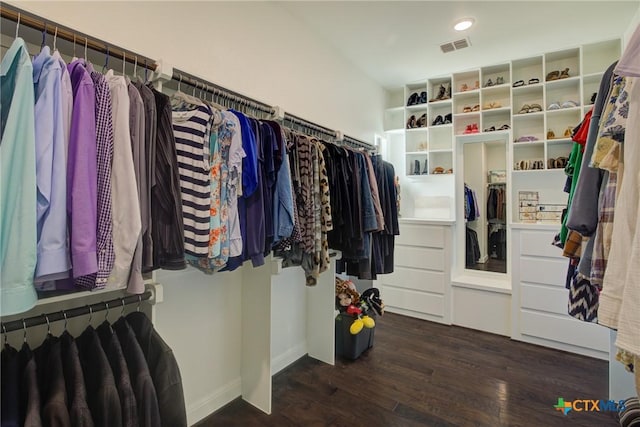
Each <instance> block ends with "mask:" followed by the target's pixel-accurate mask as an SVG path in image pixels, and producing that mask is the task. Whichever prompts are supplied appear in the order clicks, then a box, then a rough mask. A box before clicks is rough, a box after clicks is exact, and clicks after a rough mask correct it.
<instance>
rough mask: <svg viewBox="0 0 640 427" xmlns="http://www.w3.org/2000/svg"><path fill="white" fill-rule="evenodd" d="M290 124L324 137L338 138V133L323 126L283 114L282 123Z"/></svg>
mask: <svg viewBox="0 0 640 427" xmlns="http://www.w3.org/2000/svg"><path fill="white" fill-rule="evenodd" d="M287 121H288V122H290V123H292V124H294V125H299V126H302V127H306V128H307V129H311V130H313V131H316V132H320V133H322V134H324V135H327V136H330V137H331V138H334V139H335V138H336V137H337V136H338V132H336V131H335V130H333V129H329V128H326V127H324V126H320V125H317V124H315V123H313V122H310V121H308V120H305V119H303V118H301V117H298V116H294V115H293V114H289V113H285V115H284V122H287Z"/></svg>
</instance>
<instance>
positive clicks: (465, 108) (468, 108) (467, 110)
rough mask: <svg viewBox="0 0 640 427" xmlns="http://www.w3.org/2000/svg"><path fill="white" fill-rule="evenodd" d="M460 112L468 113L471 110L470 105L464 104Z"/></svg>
mask: <svg viewBox="0 0 640 427" xmlns="http://www.w3.org/2000/svg"><path fill="white" fill-rule="evenodd" d="M462 112H463V113H470V112H471V107H469V106H468V105H465V106H464V107H463V108H462Z"/></svg>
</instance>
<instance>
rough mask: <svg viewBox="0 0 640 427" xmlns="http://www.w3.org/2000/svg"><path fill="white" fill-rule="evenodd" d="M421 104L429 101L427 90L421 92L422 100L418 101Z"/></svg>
mask: <svg viewBox="0 0 640 427" xmlns="http://www.w3.org/2000/svg"><path fill="white" fill-rule="evenodd" d="M418 103H419V104H426V103H427V92H426V91H424V90H423V91H422V92H420V100H419V102H418Z"/></svg>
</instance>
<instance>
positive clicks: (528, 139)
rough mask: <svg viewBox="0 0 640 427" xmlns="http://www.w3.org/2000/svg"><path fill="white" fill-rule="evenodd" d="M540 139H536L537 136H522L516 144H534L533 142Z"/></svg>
mask: <svg viewBox="0 0 640 427" xmlns="http://www.w3.org/2000/svg"><path fill="white" fill-rule="evenodd" d="M537 140H538V138H536V137H535V136H531V135H525V136H521V137H520V138H518V139H516V141H515V142H533V141H537Z"/></svg>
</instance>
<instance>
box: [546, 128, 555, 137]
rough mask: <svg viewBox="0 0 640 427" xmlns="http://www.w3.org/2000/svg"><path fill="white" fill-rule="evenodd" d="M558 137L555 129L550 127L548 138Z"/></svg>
mask: <svg viewBox="0 0 640 427" xmlns="http://www.w3.org/2000/svg"><path fill="white" fill-rule="evenodd" d="M555 137H556V133H555V132H554V131H552V130H551V129H549V130H548V131H547V139H553V138H555Z"/></svg>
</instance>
